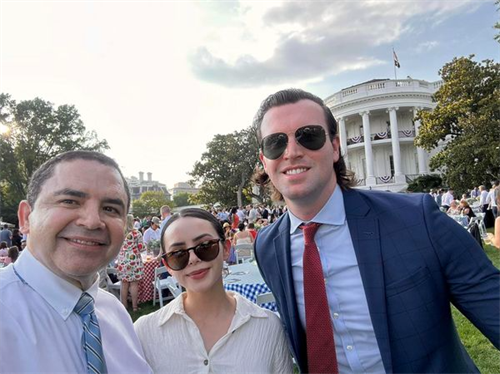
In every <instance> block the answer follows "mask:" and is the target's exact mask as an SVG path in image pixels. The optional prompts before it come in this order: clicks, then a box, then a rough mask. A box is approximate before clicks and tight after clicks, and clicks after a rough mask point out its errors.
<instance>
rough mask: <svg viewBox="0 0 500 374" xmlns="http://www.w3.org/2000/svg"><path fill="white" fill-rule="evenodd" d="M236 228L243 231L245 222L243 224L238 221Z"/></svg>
mask: <svg viewBox="0 0 500 374" xmlns="http://www.w3.org/2000/svg"><path fill="white" fill-rule="evenodd" d="M238 230H240V231H245V224H244V223H243V222H240V223H239V224H238Z"/></svg>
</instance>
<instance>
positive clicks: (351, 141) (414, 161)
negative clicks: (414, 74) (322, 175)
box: [325, 79, 442, 191]
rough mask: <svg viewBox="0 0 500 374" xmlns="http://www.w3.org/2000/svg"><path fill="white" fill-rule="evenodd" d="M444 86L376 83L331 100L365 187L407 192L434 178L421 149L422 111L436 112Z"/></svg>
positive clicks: (351, 164) (351, 165) (349, 159)
mask: <svg viewBox="0 0 500 374" xmlns="http://www.w3.org/2000/svg"><path fill="white" fill-rule="evenodd" d="M441 84H442V82H441V81H438V82H426V81H422V80H416V79H399V80H392V79H375V80H371V81H369V82H365V83H361V84H358V85H356V86H352V87H349V88H346V89H343V90H341V91H340V92H337V93H335V94H333V95H332V96H329V97H328V98H326V99H325V104H326V105H327V106H328V107H329V108H330V110H331V111H332V113H333V115H334V117H335V119H336V120H337V122H338V123H339V135H340V142H341V149H342V153H343V155H344V158H345V160H346V165H347V168H348V169H350V170H352V171H354V172H355V173H356V178H357V179H358V180H359V182H360V183H359V187H360V188H365V189H381V190H390V191H401V190H404V189H405V188H406V187H407V185H408V182H410V181H411V180H413V179H414V178H415V177H416V176H418V175H421V174H428V172H429V154H428V153H427V152H426V151H425V150H423V149H421V148H417V147H415V145H414V143H413V141H414V139H415V135H416V134H418V129H419V126H420V122H419V121H416V120H415V115H416V113H417V110H419V109H424V110H432V109H433V108H434V107H435V103H433V102H432V97H431V96H432V94H433V93H434V92H436V90H437V89H438V88H439V87H440V86H441Z"/></svg>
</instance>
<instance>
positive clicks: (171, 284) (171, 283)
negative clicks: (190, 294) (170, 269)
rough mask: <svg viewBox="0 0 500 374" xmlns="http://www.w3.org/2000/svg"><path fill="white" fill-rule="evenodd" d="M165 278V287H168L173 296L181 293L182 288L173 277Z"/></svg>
mask: <svg viewBox="0 0 500 374" xmlns="http://www.w3.org/2000/svg"><path fill="white" fill-rule="evenodd" d="M166 280H167V281H168V282H167V287H168V290H169V291H170V293H171V294H172V295H173V296H174V297H177V296H179V295H180V294H181V293H182V288H181V286H180V285H179V283H177V280H175V278H174V277H168V278H167V279H166Z"/></svg>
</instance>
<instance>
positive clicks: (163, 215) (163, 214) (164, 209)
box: [160, 205, 172, 233]
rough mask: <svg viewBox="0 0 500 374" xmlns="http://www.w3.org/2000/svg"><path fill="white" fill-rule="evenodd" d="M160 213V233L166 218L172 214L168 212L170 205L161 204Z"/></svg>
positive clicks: (166, 220)
mask: <svg viewBox="0 0 500 374" xmlns="http://www.w3.org/2000/svg"><path fill="white" fill-rule="evenodd" d="M160 214H161V224H160V233H161V230H163V226H165V224H166V223H167V222H168V220H169V219H170V218H171V217H172V214H171V213H170V207H169V206H168V205H163V206H162V207H161V208H160Z"/></svg>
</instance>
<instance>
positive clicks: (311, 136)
mask: <svg viewBox="0 0 500 374" xmlns="http://www.w3.org/2000/svg"><path fill="white" fill-rule="evenodd" d="M295 141H296V142H297V143H299V144H300V145H301V146H302V147H304V148H307V149H309V150H311V151H317V150H318V149H321V148H322V147H323V146H324V145H325V142H326V133H325V129H324V128H323V126H320V125H309V126H304V127H300V128H298V129H297V130H296V131H295ZM287 145H288V135H287V134H285V133H284V132H277V133H275V134H271V135H268V136H266V137H265V138H264V139H262V143H261V144H260V149H261V150H262V154H263V155H264V156H265V157H266V158H268V159H270V160H276V159H278V158H280V157H281V155H282V154H283V153H284V152H285V150H286V147H287Z"/></svg>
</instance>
